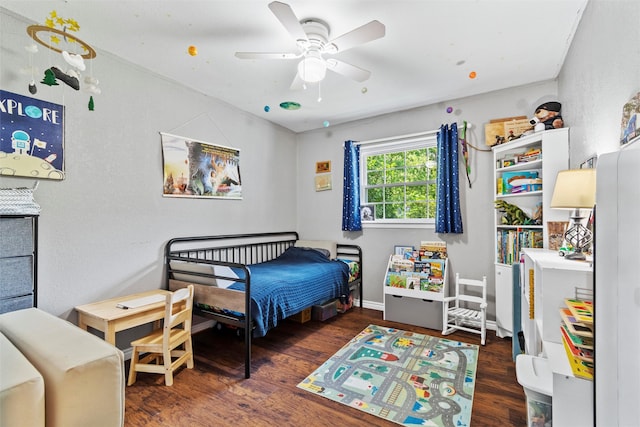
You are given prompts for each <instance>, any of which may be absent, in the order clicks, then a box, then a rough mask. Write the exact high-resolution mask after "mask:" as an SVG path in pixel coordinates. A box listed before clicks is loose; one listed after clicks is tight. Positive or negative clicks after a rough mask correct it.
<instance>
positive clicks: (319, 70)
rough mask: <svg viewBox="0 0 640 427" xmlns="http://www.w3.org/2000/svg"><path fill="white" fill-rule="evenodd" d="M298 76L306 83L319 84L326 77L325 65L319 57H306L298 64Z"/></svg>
mask: <svg viewBox="0 0 640 427" xmlns="http://www.w3.org/2000/svg"><path fill="white" fill-rule="evenodd" d="M298 75H299V76H300V78H301V79H302V80H304V81H305V82H307V83H316V82H319V81H321V80H322V79H324V77H325V76H326V75H327V64H326V63H325V62H324V60H323V59H322V58H321V57H320V55H318V56H312V55H308V56H307V57H306V58H304V59H303V60H302V61H300V62H299V63H298Z"/></svg>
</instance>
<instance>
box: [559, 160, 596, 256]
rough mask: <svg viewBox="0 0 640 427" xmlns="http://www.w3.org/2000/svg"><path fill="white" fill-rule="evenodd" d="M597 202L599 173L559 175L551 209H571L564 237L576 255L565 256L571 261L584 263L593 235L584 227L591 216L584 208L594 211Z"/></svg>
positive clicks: (583, 171)
mask: <svg viewBox="0 0 640 427" xmlns="http://www.w3.org/2000/svg"><path fill="white" fill-rule="evenodd" d="M595 201H596V170H595V169H569V170H564V171H560V172H558V177H557V178H556V185H555V188H554V189H553V197H552V198H551V207H552V208H555V209H570V210H571V211H572V212H571V219H572V224H571V225H570V226H569V228H568V229H567V231H566V232H565V233H564V238H565V240H566V241H567V242H569V243H570V244H571V246H573V248H574V253H572V254H569V255H567V256H566V258H568V259H574V260H584V259H586V257H585V255H584V250H585V249H586V248H587V247H588V246H589V244H590V243H591V241H592V240H593V233H591V230H589V229H588V228H587V227H585V226H584V225H582V220H583V219H584V218H586V217H587V216H588V214H587V215H584V214H583V212H581V209H589V210H590V209H593V206H594V205H595Z"/></svg>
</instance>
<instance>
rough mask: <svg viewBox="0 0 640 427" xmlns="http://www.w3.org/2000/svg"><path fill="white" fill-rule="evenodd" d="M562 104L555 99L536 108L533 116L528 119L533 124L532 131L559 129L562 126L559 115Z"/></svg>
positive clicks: (562, 122)
mask: <svg viewBox="0 0 640 427" xmlns="http://www.w3.org/2000/svg"><path fill="white" fill-rule="evenodd" d="M561 107H562V105H561V104H560V103H559V102H556V101H550V102H545V103H544V104H542V105H540V106H539V107H538V108H536V112H535V114H534V116H533V117H532V118H531V120H529V123H531V124H532V125H533V126H534V131H535V132H539V131H543V130H547V129H559V128H561V127H563V126H564V121H563V120H562V116H561V115H560V108H561Z"/></svg>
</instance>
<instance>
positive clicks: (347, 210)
mask: <svg viewBox="0 0 640 427" xmlns="http://www.w3.org/2000/svg"><path fill="white" fill-rule="evenodd" d="M343 184H344V187H343V192H342V230H343V231H360V230H362V221H361V220H360V146H359V145H357V144H355V143H354V142H353V141H346V142H345V143H344V183H343Z"/></svg>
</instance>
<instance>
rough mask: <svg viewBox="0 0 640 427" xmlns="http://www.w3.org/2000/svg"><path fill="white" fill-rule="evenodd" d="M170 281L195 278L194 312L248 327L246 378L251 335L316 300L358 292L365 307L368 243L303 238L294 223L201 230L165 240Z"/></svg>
mask: <svg viewBox="0 0 640 427" xmlns="http://www.w3.org/2000/svg"><path fill="white" fill-rule="evenodd" d="M165 267H166V281H167V283H166V286H167V288H168V289H170V290H175V289H179V288H182V287H185V286H187V285H189V284H194V286H195V296H194V312H195V313H196V314H198V315H200V316H203V317H206V318H210V319H213V320H215V321H217V322H219V323H221V324H226V325H231V326H233V327H237V328H239V329H240V330H244V339H245V343H244V344H245V345H244V347H245V378H249V377H250V375H251V341H252V338H257V337H261V336H264V335H265V334H266V333H267V332H268V331H269V330H270V329H272V328H274V327H276V326H277V325H278V323H279V322H280V321H282V320H283V319H285V318H287V317H290V316H292V315H294V314H297V313H299V312H301V311H302V310H304V309H306V308H308V307H311V306H313V305H317V304H321V303H324V302H326V301H327V300H332V299H340V300H341V302H343V303H347V301H348V299H349V298H350V295H352V294H356V295H357V297H358V299H359V301H360V307H362V300H363V298H362V250H361V249H360V247H359V246H356V245H350V244H341V243H336V242H330V241H304V240H300V239H299V238H298V233H297V232H294V231H287V232H275V233H254V234H235V235H223V236H196V237H179V238H174V239H171V240H169V241H168V242H167V244H166V246H165Z"/></svg>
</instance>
